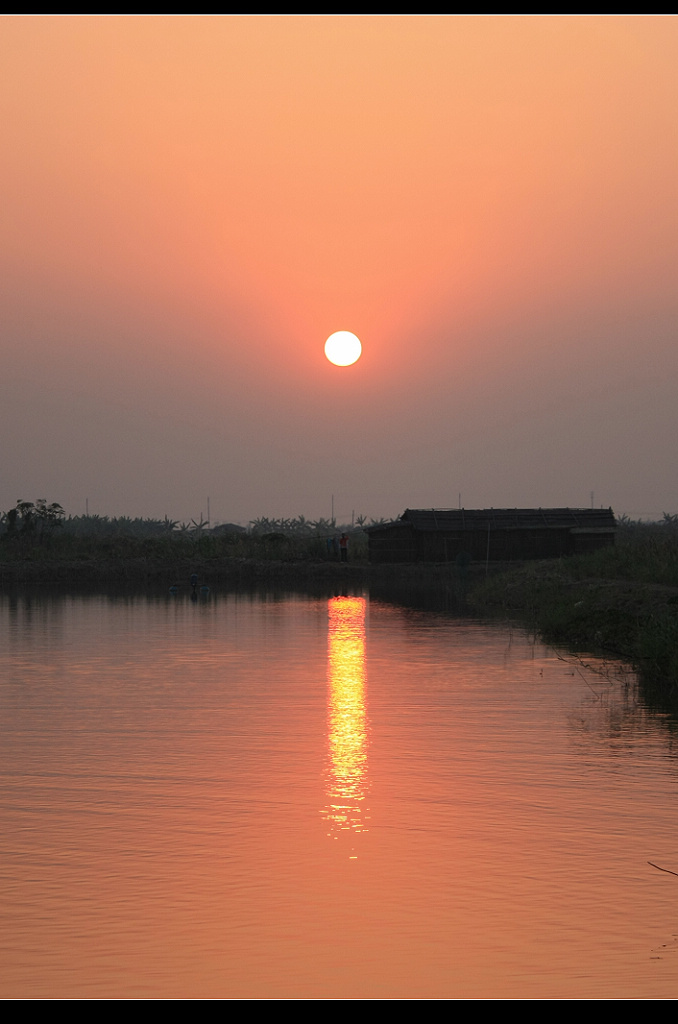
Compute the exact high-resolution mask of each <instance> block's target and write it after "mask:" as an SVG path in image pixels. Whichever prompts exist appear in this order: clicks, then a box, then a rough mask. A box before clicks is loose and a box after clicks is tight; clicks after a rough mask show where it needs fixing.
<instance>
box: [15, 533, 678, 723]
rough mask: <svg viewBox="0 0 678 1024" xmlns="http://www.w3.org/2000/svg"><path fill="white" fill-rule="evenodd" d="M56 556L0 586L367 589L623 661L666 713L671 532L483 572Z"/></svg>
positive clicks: (173, 555) (674, 619)
mask: <svg viewBox="0 0 678 1024" xmlns="http://www.w3.org/2000/svg"><path fill="white" fill-rule="evenodd" d="M126 548H127V549H126ZM64 553H65V552H63V551H59V550H58V549H56V548H55V549H54V550H52V551H46V550H38V549H35V550H33V551H31V552H29V553H28V554H27V555H26V554H25V555H24V557H16V556H15V557H14V558H7V557H6V558H5V559H2V560H0V588H2V589H4V590H7V589H11V588H14V587H18V586H33V585H43V584H44V585H58V586H59V585H61V586H68V587H80V586H91V585H107V584H113V585H116V586H121V585H122V586H131V587H140V586H141V587H146V586H152V587H154V588H163V587H165V586H166V587H167V588H169V587H170V586H172V585H173V584H176V585H178V586H179V587H180V588H184V587H186V588H187V587H188V586H189V581H190V578H191V575H192V574H193V573H195V574H197V576H198V581H199V583H200V584H201V585H202V584H207V585H208V586H210V587H215V586H222V587H250V586H251V587H271V588H274V589H290V590H305V591H309V592H314V593H320V592H326V591H327V590H328V589H329V590H333V591H335V592H346V591H349V590H353V591H354V592H355V589H356V588H360V587H366V586H369V588H370V593H371V595H372V597H373V598H376V599H382V600H386V601H389V600H390V601H393V600H396V601H399V602H401V603H403V604H406V605H410V606H412V607H421V608H427V609H438V610H447V611H450V612H466V613H468V612H471V613H472V614H475V615H478V616H487V617H490V616H492V617H495V616H503V617H506V618H509V619H514V620H515V619H519V620H521V621H522V622H524V623H525V624H526V625H527V626H529V627H530V628H532V629H535V630H536V631H538V632H539V633H540V634H541V635H542V636H543V637H544V639H545V640H547V641H549V642H552V643H557V644H563V645H565V646H568V647H570V648H571V649H573V650H575V651H580V652H582V651H590V652H595V653H601V654H607V655H609V656H611V657H615V658H619V659H622V660H624V661H627V662H630V663H631V664H632V665H633V666H634V667H635V668H636V669H637V670H638V672H639V673H640V675H641V677H642V679H643V680H644V683H645V685H646V686H648V687H650V688H653V689H654V690H655V691H656V693H657V694H658V699H660V700H661V701H662V702H668V703H669V704H670V705H671V706H676V707H678V534H677V532H676V531H675V530H673V529H671V530H667V529H665V528H663V527H657V528H654V527H653V528H647V529H645V528H643V527H637V528H634V529H632V530H629V531H627V532H625V533H624V532H622V536H621V541H620V542H619V543H618V544H617V545H616V547H614V548H607V549H603V550H601V551H598V552H595V553H594V554H592V555H588V556H582V557H579V558H568V559H554V560H549V561H542V562H522V563H503V564H499V563H493V564H492V563H491V564H490V565H489V567H486V566H485V565H484V564H480V563H473V564H471V565H469V566H461V567H458V566H457V565H455V564H445V563H439V564H430V563H418V564H392V565H384V564H378V565H370V564H369V563H368V562H367V561H365V560H356V561H351V562H348V563H342V562H339V561H337V560H332V559H321V558H308V557H307V558H301V559H293V558H292V559H284V558H275V557H270V558H246V557H233V556H228V555H225V554H223V553H222V551H221V550H219V549H217V548H216V547H215V545H214V544H213V543H210V544H209V545H208V544H205V545H203V547H202V549H201V547H200V545H199V544H195V545H193V546H191V547H190V548H189V547H188V546H187V545H182V544H177V543H176V541H172V543H171V544H168V543H167V542H164V543H162V544H160V543H158V542H149V541H143V542H136V541H135V542H134V544H132V542H131V541H129V540H128V541H126V542H125V545H123V544H122V543H121V542H120V540H118V541H116V542H115V544H111V545H108V546H106V545H105V544H102V543H99V544H98V545H97V546H96V547H94V546H92V547H91V549H88V551H87V557H79V558H65V557H64ZM83 554H84V551H83ZM488 568H489V573H488V571H487V569H488Z"/></svg>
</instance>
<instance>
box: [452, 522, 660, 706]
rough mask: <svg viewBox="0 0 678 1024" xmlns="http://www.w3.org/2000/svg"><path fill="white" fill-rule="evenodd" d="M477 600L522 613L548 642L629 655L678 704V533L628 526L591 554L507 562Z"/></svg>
mask: <svg viewBox="0 0 678 1024" xmlns="http://www.w3.org/2000/svg"><path fill="white" fill-rule="evenodd" d="M469 604H470V605H471V606H472V607H473V608H474V609H475V610H476V611H479V612H483V613H485V614H488V613H493V614H497V613H500V614H505V615H507V616H511V617H520V618H521V619H522V620H523V621H525V622H527V623H528V624H529V625H530V626H531V627H532V628H534V629H536V630H537V631H538V632H539V633H540V634H541V635H542V636H543V638H544V639H545V640H546V641H547V642H552V643H559V644H564V645H567V646H569V647H570V648H571V649H573V650H575V651H580V652H581V651H590V652H598V653H601V654H607V655H613V656H616V657H621V658H623V659H625V660H626V661H628V662H630V663H631V664H632V665H633V666H634V668H635V669H636V670H637V671H638V673H639V675H640V678H641V682H642V683H643V685H644V688H645V690H646V694H648V695H649V694H650V693H651V694H652V699H653V701H654V702H659V703H661V704H662V705H663V706H665V707H667V708H669V707H670V708H671V710H673V711H675V710H676V708H678V532H676V530H675V528H670V529H669V528H667V527H665V526H663V525H658V524H650V525H648V526H644V525H642V524H641V525H638V526H631V527H625V528H622V529H621V530H620V531H619V537H618V543H617V544H616V546H615V547H610V548H604V549H602V550H600V551H597V552H595V553H592V554H591V555H587V556H581V557H577V558H568V559H559V560H553V561H545V562H528V563H521V564H520V565H515V566H507V567H505V568H504V569H502V570H501V571H498V572H495V573H493V574H492V575H491V576H490V577H488V578H487V579H486V580H485V581H483V582H481V583H478V584H477V585H476V586H475V587H474V588H473V589H472V591H471V593H470V595H469Z"/></svg>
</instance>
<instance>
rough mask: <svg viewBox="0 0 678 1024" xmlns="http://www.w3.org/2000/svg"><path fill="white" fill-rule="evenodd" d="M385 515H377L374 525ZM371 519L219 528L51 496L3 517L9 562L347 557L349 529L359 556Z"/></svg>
mask: <svg viewBox="0 0 678 1024" xmlns="http://www.w3.org/2000/svg"><path fill="white" fill-rule="evenodd" d="M383 521H384V520H375V519H370V520H369V524H370V525H372V524H375V523H381V522H383ZM367 523H368V520H367V517H366V516H362V515H359V516H356V517H355V518H354V521H353V523H351V524H348V523H337V522H333V521H332V520H330V519H322V518H321V519H315V520H310V519H306V517H305V516H303V515H300V516H297V517H296V518H287V519H275V518H268V517H265V516H262V517H260V518H258V519H253V520H252V521H251V522H250V523H249V524H248V526H247V527H244V526H239V525H238V524H236V523H220V524H218V525H215V526H212V525H211V524H210V523H209V522H208V521H206V520H204V519H202V518H200V519H199V520H195V519H192V520H190V521H189V522H180V521H178V520H173V519H169V518H168V517H167V516H165V518H164V519H152V518H140V517H136V518H131V517H129V516H101V515H82V516H70V515H66V513H65V511H64V509H63V508H62V506H61V505H59V504H58V503H57V502H52V503H51V504H48V503H47V501H46V499H39V500H37V501H35V502H31V501H18V502H17V504H16V505H15V507H14V508H12V509H9V511H7V512H4V513H2V514H1V515H0V557H2V558H3V559H5V560H7V559H10V560H12V559H14V558H17V557H19V558H29V559H35V558H40V557H46V556H48V557H49V558H51V559H53V558H63V559H68V560H73V559H74V560H78V559H81V558H93V557H97V556H111V557H118V558H121V557H124V558H135V557H154V556H155V557H159V558H165V557H168V556H177V555H184V554H185V555H187V556H188V555H190V554H191V553H192V552H194V551H196V550H198V551H199V552H200V554H201V555H203V556H206V557H210V558H218V557H231V558H233V557H240V558H264V559H271V558H274V559H285V560H289V559H309V558H310V559H322V560H327V559H335V558H338V556H339V550H338V545H337V543H336V542H337V539H338V537H339V536H340V535H341V534H342V533H346V534H348V536H349V538H350V554H351V558H352V559H354V560H355V559H356V558H358V559H362V558H365V557H366V555H367V537H366V535H365V534H364V532H363V527H364V526H365V525H366V524H367Z"/></svg>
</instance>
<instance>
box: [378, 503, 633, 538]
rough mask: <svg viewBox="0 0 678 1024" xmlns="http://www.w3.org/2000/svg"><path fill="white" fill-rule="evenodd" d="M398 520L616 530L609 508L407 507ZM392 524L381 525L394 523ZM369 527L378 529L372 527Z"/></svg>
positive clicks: (440, 525)
mask: <svg viewBox="0 0 678 1024" xmlns="http://www.w3.org/2000/svg"><path fill="white" fill-rule="evenodd" d="M397 522H398V523H409V524H410V525H411V526H412V528H413V529H414V530H430V531H440V530H455V531H457V530H487V528H488V527H489V528H490V529H491V530H536V529H544V528H551V529H560V530H562V529H568V530H572V529H575V530H586V531H588V530H596V531H598V530H605V531H606V532H607V531H610V530H614V529H615V525H616V524H615V518H614V513H613V511H612V509H611V508H601V509H597V508H482V509H464V508H442V509H437V508H408V509H406V510H405V511H404V512H403V514H402V515H401V517H400V519H399V520H397ZM394 525H396V524H395V523H389V524H384V526H394ZM369 529H370V530H375V531H376V530H378V529H379V527H376V526H373V527H370V528H369Z"/></svg>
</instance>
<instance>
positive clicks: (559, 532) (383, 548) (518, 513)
mask: <svg viewBox="0 0 678 1024" xmlns="http://www.w3.org/2000/svg"><path fill="white" fill-rule="evenodd" d="M615 529H616V524H615V518H614V513H613V511H612V509H611V508H607V509H588V508H583V509H582V508H484V509H463V508H460V509H456V508H455V509H434V508H431V509H421V508H418V509H406V510H405V512H403V514H402V515H401V516H400V518H399V519H397V520H395V521H394V522H391V523H384V524H382V525H380V526H370V527H368V528H367V534H368V537H369V553H370V561H371V562H450V561H456V560H458V559H462V560H468V559H472V560H476V561H486V560H488V561H508V560H513V559H529V558H558V557H560V556H561V555H575V554H581V553H583V552H587V551H594V550H596V549H597V548H599V547H603V546H605V545H608V544H614V537H615Z"/></svg>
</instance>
